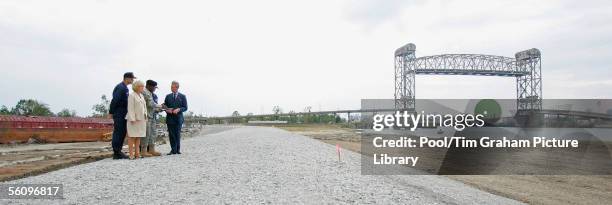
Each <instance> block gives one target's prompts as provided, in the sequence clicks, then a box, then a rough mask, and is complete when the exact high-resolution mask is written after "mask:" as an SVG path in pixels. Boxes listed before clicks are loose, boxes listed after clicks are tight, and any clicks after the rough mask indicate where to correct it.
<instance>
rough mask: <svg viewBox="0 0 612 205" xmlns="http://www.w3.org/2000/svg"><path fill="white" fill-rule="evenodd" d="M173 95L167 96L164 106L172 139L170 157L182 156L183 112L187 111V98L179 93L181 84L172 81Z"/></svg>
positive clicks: (169, 136)
mask: <svg viewBox="0 0 612 205" xmlns="http://www.w3.org/2000/svg"><path fill="white" fill-rule="evenodd" d="M170 89H171V90H172V93H170V94H168V95H166V99H164V105H165V106H166V107H167V109H166V114H167V115H166V124H167V125H168V138H170V148H171V151H170V153H168V155H172V154H181V128H182V127H183V121H184V119H183V112H185V111H187V98H186V97H185V95H183V94H182V93H179V92H178V89H179V83H178V82H176V81H172V85H171V86H170Z"/></svg>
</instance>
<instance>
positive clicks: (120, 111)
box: [108, 72, 136, 159]
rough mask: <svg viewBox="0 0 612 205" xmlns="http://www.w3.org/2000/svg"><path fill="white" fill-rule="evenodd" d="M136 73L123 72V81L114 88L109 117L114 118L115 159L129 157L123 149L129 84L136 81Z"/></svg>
mask: <svg viewBox="0 0 612 205" xmlns="http://www.w3.org/2000/svg"><path fill="white" fill-rule="evenodd" d="M135 78H136V77H134V73H132V72H127V73H125V74H123V81H121V82H120V83H119V84H117V86H115V89H114V90H113V99H112V100H111V103H110V108H109V109H108V113H109V117H111V118H113V140H112V147H113V159H126V158H128V157H127V156H126V155H125V154H124V153H123V152H121V149H122V148H123V141H124V140H125V135H126V134H127V120H126V119H125V115H127V107H128V95H129V93H130V90H129V89H128V87H127V86H128V85H129V84H132V82H134V79H135Z"/></svg>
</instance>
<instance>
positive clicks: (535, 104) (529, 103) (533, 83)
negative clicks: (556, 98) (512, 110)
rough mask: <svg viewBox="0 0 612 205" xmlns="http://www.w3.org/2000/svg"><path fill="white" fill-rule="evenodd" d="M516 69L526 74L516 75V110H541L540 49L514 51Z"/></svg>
mask: <svg viewBox="0 0 612 205" xmlns="http://www.w3.org/2000/svg"><path fill="white" fill-rule="evenodd" d="M515 57H516V66H517V69H518V70H520V71H523V72H527V73H528V74H526V75H522V76H517V77H516V99H517V102H516V108H517V111H518V112H524V111H536V110H542V58H541V54H540V50H538V49H536V48H532V49H529V50H525V51H521V52H518V53H516V55H515Z"/></svg>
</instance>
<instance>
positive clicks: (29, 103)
mask: <svg viewBox="0 0 612 205" xmlns="http://www.w3.org/2000/svg"><path fill="white" fill-rule="evenodd" d="M100 100H101V102H100V103H98V104H95V105H93V106H92V111H93V112H92V114H91V115H90V116H89V117H106V116H108V108H109V105H110V101H109V100H108V98H107V97H106V95H102V97H101V98H100ZM0 115H20V116H49V117H76V116H77V112H76V111H75V110H71V109H68V108H64V109H62V110H60V111H59V112H57V113H53V112H52V111H51V109H50V108H49V105H48V104H46V103H44V102H42V101H38V100H35V99H21V100H19V101H18V102H17V104H16V105H15V106H13V107H10V108H9V107H7V106H6V105H2V106H0Z"/></svg>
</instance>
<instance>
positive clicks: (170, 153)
mask: <svg viewBox="0 0 612 205" xmlns="http://www.w3.org/2000/svg"><path fill="white" fill-rule="evenodd" d="M173 154H174V153H172V152H169V153H168V154H166V155H173Z"/></svg>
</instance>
